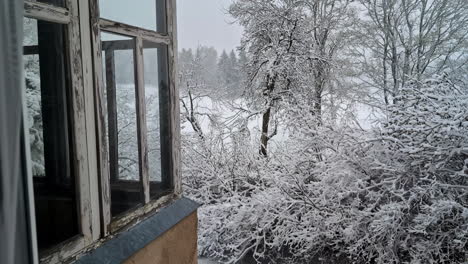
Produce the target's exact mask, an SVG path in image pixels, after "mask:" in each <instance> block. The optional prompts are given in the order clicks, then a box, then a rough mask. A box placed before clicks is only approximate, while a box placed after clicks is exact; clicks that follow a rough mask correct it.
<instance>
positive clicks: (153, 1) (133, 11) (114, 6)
mask: <svg viewBox="0 0 468 264" xmlns="http://www.w3.org/2000/svg"><path fill="white" fill-rule="evenodd" d="M99 9H100V14H101V17H102V18H106V19H110V20H113V21H117V22H121V23H125V24H129V25H132V26H136V27H141V28H145V29H149V30H154V31H158V32H162V33H165V32H166V14H165V9H166V5H165V0H138V1H130V0H100V1H99Z"/></svg>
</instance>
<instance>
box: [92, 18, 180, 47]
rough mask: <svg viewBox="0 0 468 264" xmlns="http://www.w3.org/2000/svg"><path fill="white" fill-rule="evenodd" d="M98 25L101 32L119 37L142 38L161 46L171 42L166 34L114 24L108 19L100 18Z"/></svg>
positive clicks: (118, 23)
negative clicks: (119, 35)
mask: <svg viewBox="0 0 468 264" xmlns="http://www.w3.org/2000/svg"><path fill="white" fill-rule="evenodd" d="M99 25H100V28H101V30H105V31H109V32H113V33H117V34H121V35H126V36H132V37H135V38H137V37H138V38H142V39H145V40H149V41H152V42H155V43H163V44H166V45H167V44H169V43H170V42H171V39H170V37H169V36H168V35H166V34H161V33H157V32H155V31H151V30H147V29H143V28H139V27H135V26H131V25H127V24H124V23H120V22H115V21H112V20H108V19H103V18H101V19H100V20H99Z"/></svg>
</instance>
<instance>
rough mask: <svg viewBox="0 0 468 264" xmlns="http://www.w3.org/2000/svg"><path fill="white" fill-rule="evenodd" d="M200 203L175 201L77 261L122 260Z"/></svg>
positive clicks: (182, 200)
mask: <svg viewBox="0 0 468 264" xmlns="http://www.w3.org/2000/svg"><path fill="white" fill-rule="evenodd" d="M199 206H200V205H199V204H198V203H196V202H194V201H192V200H190V199H187V198H180V199H178V200H175V201H172V202H171V203H170V204H169V205H168V206H166V207H165V208H163V209H161V210H160V211H158V212H157V213H155V214H154V215H152V216H149V217H148V218H146V219H145V220H143V221H141V222H140V223H138V224H136V225H135V226H133V227H131V228H129V229H128V230H126V231H124V232H122V233H120V234H118V235H115V236H114V237H111V238H108V240H107V241H106V242H103V243H102V244H101V245H99V247H97V248H95V249H93V250H92V251H90V252H87V253H86V254H85V255H83V256H81V257H79V258H78V259H77V260H76V262H75V263H79V264H90V263H122V262H123V261H125V260H126V259H128V258H129V257H131V256H132V255H133V254H135V253H136V252H138V251H140V250H141V249H143V248H144V247H145V246H146V245H148V244H150V243H151V242H153V241H154V240H156V239H157V238H158V237H160V236H161V235H162V234H164V233H165V232H166V231H168V230H170V229H171V228H172V227H173V226H175V225H176V224H178V223H179V222H180V221H182V220H183V219H184V218H186V217H187V216H189V215H190V214H192V213H193V212H195V211H196V210H197V208H198V207H199Z"/></svg>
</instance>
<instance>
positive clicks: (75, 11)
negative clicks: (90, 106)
mask: <svg viewBox="0 0 468 264" xmlns="http://www.w3.org/2000/svg"><path fill="white" fill-rule="evenodd" d="M67 6H68V8H69V11H70V15H71V17H70V18H71V20H70V23H69V24H68V34H67V35H68V40H67V41H68V43H69V52H68V56H69V57H68V61H69V64H70V66H71V68H70V71H71V85H72V87H71V88H72V92H71V94H70V95H71V99H72V100H71V101H72V109H73V110H72V114H73V129H72V134H73V149H74V159H73V161H74V169H75V175H76V184H77V190H78V197H79V198H78V201H79V203H78V208H79V209H78V210H79V216H80V217H79V223H80V230H81V233H82V234H83V236H84V238H85V241H86V244H91V243H92V242H93V239H92V221H91V200H90V199H91V194H90V177H89V169H88V166H89V163H88V162H89V160H88V158H89V157H88V145H87V137H86V135H87V127H86V104H85V91H84V82H83V66H82V60H81V59H82V57H81V52H82V50H81V37H80V21H79V14H80V12H79V8H78V1H76V0H68V1H67Z"/></svg>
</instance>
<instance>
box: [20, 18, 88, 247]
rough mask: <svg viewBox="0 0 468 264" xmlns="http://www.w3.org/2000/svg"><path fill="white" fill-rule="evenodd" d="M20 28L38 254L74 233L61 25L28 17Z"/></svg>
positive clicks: (75, 211)
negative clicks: (22, 36)
mask: <svg viewBox="0 0 468 264" xmlns="http://www.w3.org/2000/svg"><path fill="white" fill-rule="evenodd" d="M23 24H24V29H25V30H24V41H23V45H24V65H25V82H26V104H27V111H28V115H27V116H28V120H27V124H28V128H29V139H30V140H29V141H30V151H31V164H32V172H33V188H34V196H35V209H36V212H35V214H36V226H37V237H38V247H39V250H45V249H48V248H51V247H53V246H55V245H57V244H59V243H61V242H64V241H65V240H67V239H69V238H72V237H74V236H76V235H78V234H79V227H78V219H79V218H78V209H77V208H78V206H77V196H76V191H75V187H76V185H75V175H74V173H73V167H72V163H71V157H72V155H73V151H72V144H71V141H70V138H71V135H70V133H71V132H70V124H69V122H70V111H69V109H70V107H69V99H70V77H69V70H68V66H67V65H68V63H67V59H66V54H67V48H66V45H65V43H66V41H65V36H66V32H65V31H66V30H65V26H64V25H60V24H56V23H50V22H45V21H37V20H35V19H29V18H25V19H24V20H23ZM51 226H53V228H51Z"/></svg>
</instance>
